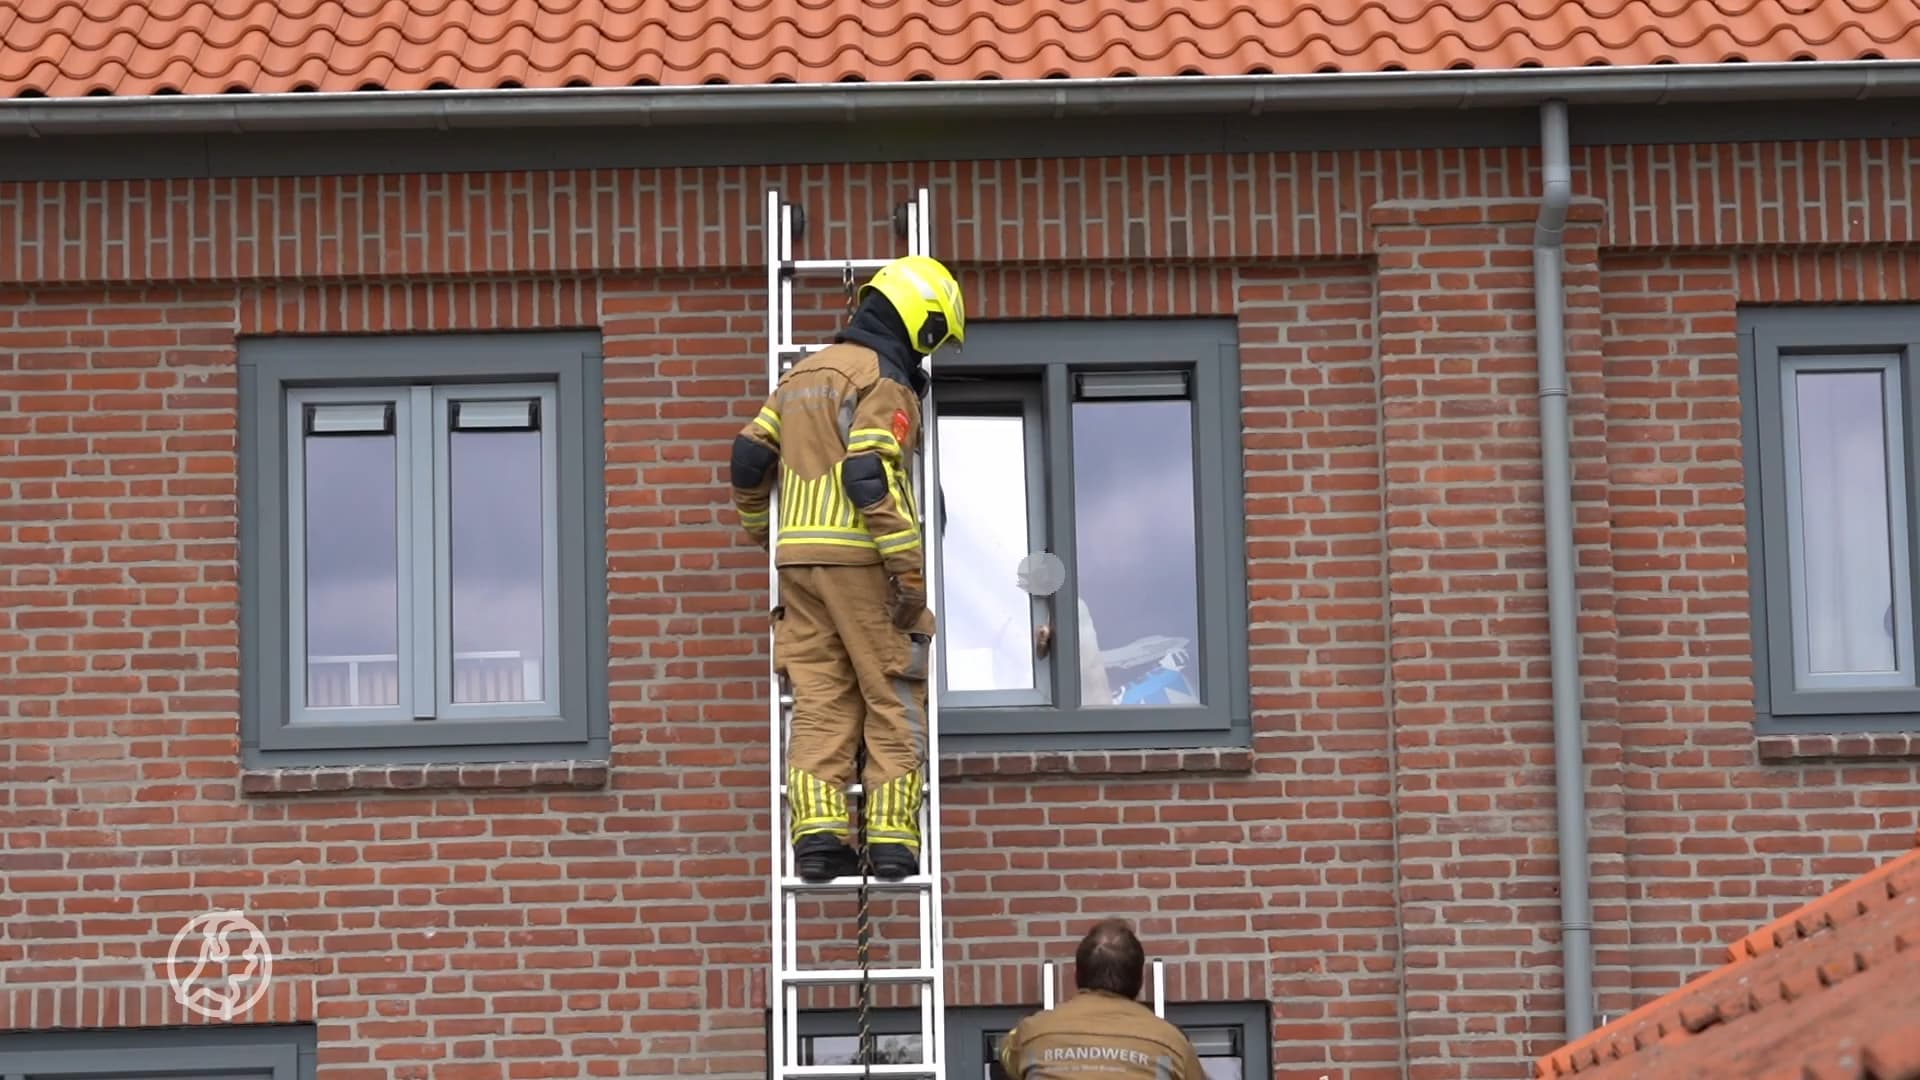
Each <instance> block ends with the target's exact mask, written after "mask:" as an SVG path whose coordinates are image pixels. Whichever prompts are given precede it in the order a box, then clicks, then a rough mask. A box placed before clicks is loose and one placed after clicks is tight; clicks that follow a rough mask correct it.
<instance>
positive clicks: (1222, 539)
mask: <svg viewBox="0 0 1920 1080" xmlns="http://www.w3.org/2000/svg"><path fill="white" fill-rule="evenodd" d="M1238 345H1239V328H1238V324H1237V323H1236V322H1235V320H1233V319H1230V318H1164V319H1163V318H1141V319H1131V318H1129V319H1091V320H1005V321H992V322H980V323H977V324H973V325H970V326H969V327H968V330H967V341H966V344H965V347H964V348H963V349H959V350H949V351H946V352H942V353H941V354H940V355H938V356H936V357H935V360H934V365H933V370H934V380H935V386H936V389H935V391H934V398H935V401H936V404H937V405H938V406H939V407H940V408H939V409H936V416H938V415H944V413H943V412H941V410H943V409H944V408H945V406H946V404H947V403H949V402H957V403H959V404H960V407H961V411H962V412H965V411H966V409H967V406H968V405H969V404H973V405H976V406H977V404H978V403H979V402H981V401H995V400H998V401H1008V400H1011V399H1013V398H1014V397H1016V396H1017V395H1019V394H1020V393H1022V392H1026V393H1033V392H1034V391H1031V390H1027V389H1026V388H1028V387H1033V386H1036V385H1037V387H1038V390H1037V394H1038V403H1039V406H1040V420H1041V424H1040V427H1041V430H1040V431H1039V433H1038V440H1039V442H1040V445H1039V447H1037V448H1036V449H1037V451H1038V452H1037V454H1036V456H1037V458H1038V460H1039V467H1038V468H1033V469H1031V470H1030V472H1029V484H1028V492H1029V504H1030V507H1032V508H1033V509H1043V510H1044V515H1043V516H1030V522H1031V525H1030V528H1032V529H1034V530H1035V531H1037V532H1041V533H1042V535H1043V536H1044V538H1045V540H1046V549H1047V550H1051V551H1053V552H1054V553H1055V554H1056V555H1058V556H1059V557H1060V558H1061V560H1062V561H1063V562H1065V563H1066V565H1067V570H1068V573H1067V580H1066V583H1065V584H1064V585H1063V586H1062V587H1061V588H1060V590H1059V591H1058V592H1057V593H1056V594H1054V596H1053V597H1051V598H1050V599H1049V600H1046V601H1042V602H1041V603H1043V604H1044V605H1045V610H1046V612H1047V615H1048V617H1050V618H1052V620H1053V625H1054V628H1055V629H1054V636H1053V641H1054V644H1053V647H1052V650H1051V654H1050V656H1049V660H1050V661H1055V662H1051V663H1049V664H1048V666H1047V668H1046V672H1045V673H1046V674H1047V675H1048V676H1049V678H1050V682H1051V686H1052V690H1051V694H1052V697H1051V698H1050V701H1051V702H1052V703H1050V704H1046V705H1031V704H1004V705H1002V704H986V703H981V702H979V701H977V700H974V701H970V700H968V699H969V698H970V697H973V696H974V695H965V694H960V695H953V696H951V697H949V696H946V695H943V696H942V697H941V699H940V703H941V715H940V723H941V734H940V739H941V746H942V749H943V751H960V752H965V751H968V750H1020V749H1082V748H1084V749H1178V748H1185V747H1207V746H1223V745H1230V746H1242V745H1247V744H1248V742H1249V741H1250V739H1251V730H1252V725H1251V720H1250V714H1251V703H1250V698H1251V695H1250V692H1249V689H1248V683H1249V663H1250V661H1249V655H1248V628H1247V620H1248V601H1247V554H1246V536H1245V520H1246V497H1245V474H1246V469H1245V457H1244V450H1243V440H1242V423H1241V412H1240V370H1239V349H1238ZM1171 369H1179V370H1182V371H1185V372H1187V373H1188V375H1187V378H1188V383H1187V394H1186V396H1187V398H1188V399H1189V400H1191V401H1192V402H1193V432H1194V444H1193V451H1194V493H1195V496H1196V513H1195V521H1194V526H1195V547H1196V549H1197V550H1196V552H1195V558H1196V564H1197V565H1196V571H1197V573H1198V598H1199V601H1200V609H1201V610H1200V635H1201V640H1200V642H1199V645H1198V647H1197V648H1196V650H1195V653H1196V658H1197V660H1198V662H1199V667H1200V683H1201V686H1200V690H1201V697H1202V701H1203V702H1204V704H1202V705H1199V706H1169V707H1162V706H1108V707H1105V708H1081V707H1078V706H1077V705H1068V704H1064V703H1066V702H1074V703H1077V702H1078V697H1079V690H1078V679H1079V675H1078V664H1077V661H1078V653H1077V651H1076V650H1077V638H1078V618H1077V616H1076V617H1072V618H1063V617H1061V615H1060V613H1061V612H1077V611H1078V606H1079V586H1078V582H1077V581H1076V580H1075V574H1074V543H1075V531H1074V530H1075V520H1074V510H1073V501H1074V500H1073V494H1074V489H1073V464H1072V462H1073V442H1072V430H1071V419H1070V417H1071V411H1072V406H1073V402H1074V401H1075V400H1076V395H1075V381H1076V376H1078V375H1080V374H1082V373H1128V372H1155V371H1167V370H1171ZM1030 437H1031V435H1030ZM936 446H937V442H936ZM1036 492H1038V493H1039V494H1038V497H1037V498H1036ZM1036 502H1037V503H1039V504H1040V505H1038V506H1035V505H1034V504H1035V503H1036ZM1031 514H1032V509H1030V515H1031ZM950 572H951V571H950V570H949V569H948V568H947V567H946V566H945V565H944V563H943V564H942V574H943V575H945V574H947V573H950ZM941 668H942V669H943V670H944V668H945V664H944V663H942V664H941ZM1069 683H1071V684H1072V685H1071V686H1069V685H1068V684H1069ZM1063 691H1065V693H1063Z"/></svg>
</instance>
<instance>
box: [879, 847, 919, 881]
mask: <svg viewBox="0 0 1920 1080" xmlns="http://www.w3.org/2000/svg"><path fill="white" fill-rule="evenodd" d="M868 852H869V855H870V857H871V858H872V860H873V876H874V877H877V878H879V879H880V880H881V881H899V880H901V879H902V878H908V877H912V876H913V875H915V874H917V873H919V872H920V860H919V858H918V857H917V856H916V855H915V854H914V851H913V849H912V848H910V847H908V846H907V845H905V844H874V845H873V846H872V847H870V848H869V849H868Z"/></svg>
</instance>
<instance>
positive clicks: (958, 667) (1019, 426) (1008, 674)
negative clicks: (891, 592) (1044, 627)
mask: <svg viewBox="0 0 1920 1080" xmlns="http://www.w3.org/2000/svg"><path fill="white" fill-rule="evenodd" d="M938 424H939V439H938V443H939V448H940V487H941V490H942V491H943V492H944V494H945V496H946V511H945V516H944V517H943V519H942V521H943V526H944V527H943V532H944V535H943V537H942V539H941V546H940V557H941V564H940V565H941V586H940V587H941V592H942V594H943V595H942V598H941V606H942V608H943V610H942V611H941V627H940V634H941V637H942V638H943V639H944V641H945V646H944V648H945V652H944V653H943V657H944V659H943V663H944V665H945V669H946V687H947V689H949V690H954V691H966V690H1031V689H1032V688H1033V683H1034V679H1033V601H1032V599H1031V598H1030V597H1029V596H1028V595H1027V594H1026V593H1025V592H1023V591H1022V590H1021V588H1020V586H1019V584H1018V579H1017V577H1016V571H1017V570H1018V568H1019V565H1020V560H1021V559H1023V558H1025V557H1026V556H1027V554H1028V552H1029V551H1031V550H1032V547H1033V545H1032V542H1031V538H1030V533H1029V524H1030V523H1029V521H1028V519H1027V450H1026V447H1027V441H1026V440H1027V430H1026V421H1025V420H1023V419H1022V418H1021V417H1018V416H941V417H940V418H939V420H938Z"/></svg>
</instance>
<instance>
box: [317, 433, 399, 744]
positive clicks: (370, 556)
mask: <svg viewBox="0 0 1920 1080" xmlns="http://www.w3.org/2000/svg"><path fill="white" fill-rule="evenodd" d="M394 445H395V444H394V437H393V436H392V435H328V436H312V437H308V438H306V439H304V440H302V446H303V448H304V455H303V456H304V459H305V476H304V477H303V480H302V484H303V486H304V488H305V501H304V505H303V506H302V508H301V513H302V516H303V517H304V519H305V522H304V524H305V528H304V529H303V531H302V535H301V542H302V554H303V556H304V558H305V560H306V582H305V590H306V593H305V606H306V624H307V625H306V635H307V705H308V707H310V708H316V709H346V708H369V707H379V706H392V705H395V704H398V703H399V701H400V657H399V653H400V542H399V531H398V529H399V525H398V508H397V506H396V502H395V500H396V498H397V490H398V479H397V475H398V474H397V471H396V469H395V461H394V454H395V450H394Z"/></svg>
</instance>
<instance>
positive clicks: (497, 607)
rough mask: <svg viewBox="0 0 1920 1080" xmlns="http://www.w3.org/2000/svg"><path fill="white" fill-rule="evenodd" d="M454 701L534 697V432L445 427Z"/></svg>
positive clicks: (538, 570)
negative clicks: (448, 462)
mask: <svg viewBox="0 0 1920 1080" xmlns="http://www.w3.org/2000/svg"><path fill="white" fill-rule="evenodd" d="M450 452H451V458H452V460H451V467H450V473H451V477H450V480H451V484H452V494H451V497H450V502H451V504H452V510H451V512H452V521H451V524H450V526H449V528H448V533H449V535H450V536H451V545H452V548H453V553H452V557H453V565H452V567H450V570H451V578H452V583H453V584H452V590H453V595H452V604H453V700H455V701H457V702H461V703H468V702H476V703H492V702H506V701H539V700H541V698H542V697H543V695H544V692H545V688H544V687H543V686H542V685H541V679H540V674H541V670H542V665H543V662H544V660H545V655H544V654H545V652H546V649H545V647H544V646H545V641H546V602H545V590H544V584H545V565H546V564H545V561H544V551H543V550H542V541H543V530H544V527H545V517H544V513H543V510H542V507H543V503H542V495H543V492H542V484H541V473H540V433H539V432H538V431H456V432H453V433H452V446H451V448H450Z"/></svg>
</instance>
